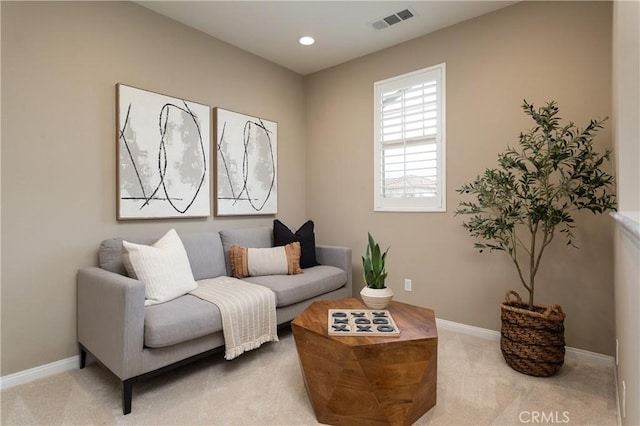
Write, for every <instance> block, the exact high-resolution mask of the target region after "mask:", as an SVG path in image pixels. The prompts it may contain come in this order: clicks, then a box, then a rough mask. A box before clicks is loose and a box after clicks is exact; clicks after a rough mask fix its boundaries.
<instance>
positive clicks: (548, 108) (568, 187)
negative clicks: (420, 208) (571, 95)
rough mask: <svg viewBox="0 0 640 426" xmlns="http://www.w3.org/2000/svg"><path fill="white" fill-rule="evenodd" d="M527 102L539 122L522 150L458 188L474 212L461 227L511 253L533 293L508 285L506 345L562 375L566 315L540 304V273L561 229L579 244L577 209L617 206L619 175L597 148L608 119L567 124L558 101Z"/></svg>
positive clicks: (525, 363)
mask: <svg viewBox="0 0 640 426" xmlns="http://www.w3.org/2000/svg"><path fill="white" fill-rule="evenodd" d="M522 109H523V110H524V112H525V114H527V115H528V116H530V117H531V118H532V119H533V120H534V121H535V126H534V127H533V128H532V129H530V130H527V131H525V132H522V133H520V136H519V141H518V142H519V145H520V146H519V149H515V148H510V147H508V148H507V150H506V151H505V152H504V153H501V154H499V156H498V167H496V168H491V169H487V170H485V171H484V173H483V174H481V175H479V176H478V177H476V179H475V180H474V181H473V182H470V183H466V184H464V185H463V186H462V187H461V189H459V190H458V192H459V193H461V194H463V195H465V196H466V195H469V196H472V197H474V198H475V199H474V200H472V201H461V202H460V203H459V205H458V208H457V210H456V214H462V215H468V216H470V217H469V219H468V220H467V221H466V222H464V223H463V226H464V227H465V228H466V229H467V230H468V231H469V233H470V234H471V236H472V237H473V238H475V239H476V240H477V242H476V243H475V247H476V248H478V249H479V250H480V252H483V251H484V250H488V251H490V252H491V251H501V252H504V253H506V254H507V255H508V256H509V257H510V258H511V260H512V261H513V264H514V266H515V268H516V270H517V272H518V276H519V278H520V281H521V283H522V285H523V286H524V288H525V289H526V291H527V293H528V300H527V301H526V303H525V302H523V301H522V299H521V298H520V296H519V295H518V294H517V293H516V292H514V291H510V292H508V293H507V295H506V300H505V302H504V303H503V304H502V305H501V310H502V314H501V318H502V337H501V342H500V346H501V350H502V353H503V355H504V357H505V360H506V361H507V363H508V364H509V365H510V366H511V367H512V368H513V369H515V370H517V371H520V372H522V373H525V374H529V375H533V376H551V375H554V374H556V373H557V372H558V371H559V370H560V367H561V366H562V364H563V363H564V318H565V315H564V313H563V312H562V309H561V307H560V306H559V305H552V306H548V307H543V306H537V305H535V304H534V296H535V278H536V274H537V272H538V271H539V269H540V264H541V261H542V259H543V254H544V252H545V249H546V248H547V247H548V246H549V244H551V243H552V242H553V241H554V239H557V237H559V236H562V237H563V239H564V242H565V243H566V244H567V245H568V246H573V247H575V243H574V240H575V236H574V234H573V232H572V230H573V229H574V219H573V217H572V214H573V213H574V212H575V211H577V210H584V209H586V210H590V211H591V212H593V213H603V212H606V211H608V210H615V205H616V204H615V194H614V179H613V176H611V175H610V174H609V173H607V172H606V171H604V170H603V165H604V164H605V161H608V160H609V156H610V153H611V152H610V151H609V150H606V151H605V152H604V154H598V153H597V152H595V151H594V149H593V139H594V137H595V135H596V133H597V132H598V131H599V130H600V129H601V128H602V126H603V122H604V121H605V120H606V118H605V119H604V120H591V121H590V123H589V124H588V125H587V126H586V127H584V128H578V127H576V126H575V125H574V123H573V122H569V123H568V124H564V125H562V124H561V119H560V118H559V117H558V107H557V105H556V102H555V101H551V102H548V103H547V104H546V105H545V106H543V107H541V108H539V109H535V108H534V106H533V105H532V104H529V103H527V101H526V100H525V101H524V104H523V105H522Z"/></svg>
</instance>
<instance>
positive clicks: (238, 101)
mask: <svg viewBox="0 0 640 426" xmlns="http://www.w3.org/2000/svg"><path fill="white" fill-rule="evenodd" d="M118 82H121V83H126V84H129V85H132V86H136V87H140V88H144V89H147V90H152V91H156V92H160V93H164V94H167V95H171V96H176V97H182V98H185V99H189V100H192V101H195V102H199V103H203V104H206V105H210V106H211V107H215V106H221V107H224V108H228V109H231V110H235V111H239V112H243V113H246V114H250V115H256V116H259V117H264V118H268V119H270V120H274V121H277V122H278V154H279V155H278V173H279V187H278V198H279V199H278V201H279V215H278V216H279V217H280V218H282V220H283V221H285V223H290V224H292V226H295V225H299V224H301V223H302V222H303V221H304V219H305V183H304V182H305V169H304V161H305V115H304V107H305V103H304V99H305V98H304V80H303V77H302V76H300V75H298V74H296V73H293V72H290V71H287V70H285V69H283V68H281V67H279V66H276V65H274V64H272V63H270V62H267V61H265V60H262V59H260V58H257V57H256V56H253V55H251V54H248V53H246V52H243V51H240V50H239V49H237V48H235V47H232V46H230V45H228V44H225V43H222V42H220V41H218V40H215V39H213V38H211V37H209V36H206V35H204V34H203V33H200V32H198V31H195V30H192V29H189V28H187V27H185V26H183V25H182V24H179V23H177V22H175V21H171V20H169V19H167V18H165V17H162V16H160V15H158V14H156V13H153V12H150V11H148V10H147V9H144V8H142V7H140V6H138V5H136V4H134V3H129V2H124V3H120V2H113V3H112V2H105V3H95V2H68V3H57V2H56V3H50V2H45V3H31V2H2V151H3V152H2V252H3V255H4V256H3V264H2V373H1V374H2V375H3V376H4V375H7V374H10V373H14V372H17V371H21V370H25V369H28V368H32V367H36V366H39V365H43V364H46V363H49V362H53V361H58V360H61V359H64V358H67V357H70V356H73V355H77V344H76V322H75V314H76V308H75V303H76V299H75V297H76V288H75V275H76V271H77V269H78V268H79V267H82V266H85V265H92V264H95V263H96V252H97V246H98V244H99V242H100V241H101V240H102V239H104V238H108V237H113V236H125V237H131V236H135V235H158V236H159V235H161V234H162V233H164V232H165V231H166V230H167V229H169V228H170V227H175V228H176V229H178V230H179V231H199V230H214V229H220V228H224V227H237V226H247V225H258V224H267V225H269V224H271V221H272V219H273V217H268V216H267V217H260V218H253V219H251V218H242V219H237V218H236V219H228V218H227V219H218V218H215V219H212V218H209V219H194V220H188V219H186V220H185V219H183V220H174V221H169V220H163V221H132V222H121V223H119V222H117V221H116V220H115V209H116V207H115V206H116V187H115V170H116V166H115V152H116V150H115V141H116V139H115V84H116V83H118Z"/></svg>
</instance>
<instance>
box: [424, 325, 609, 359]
mask: <svg viewBox="0 0 640 426" xmlns="http://www.w3.org/2000/svg"><path fill="white" fill-rule="evenodd" d="M436 325H437V326H438V327H439V328H442V329H444V330H450V331H455V332H458V333H463V334H469V335H471V336H476V337H480V338H483V339H487V340H495V341H496V342H498V341H500V332H499V331H495V330H489V329H486V328H480V327H475V326H473V325H466V324H460V323H458V322H453V321H448V320H444V319H440V318H436ZM565 355H566V356H567V357H568V358H572V359H577V360H582V361H590V362H595V363H597V364H601V365H606V366H607V367H611V368H613V369H615V368H614V367H615V359H614V358H613V357H612V356H609V355H604V354H599V353H597V352H591V351H585V350H584V349H578V348H572V347H570V346H566V347H565Z"/></svg>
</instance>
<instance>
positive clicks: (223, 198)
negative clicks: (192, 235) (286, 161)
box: [214, 108, 278, 216]
mask: <svg viewBox="0 0 640 426" xmlns="http://www.w3.org/2000/svg"><path fill="white" fill-rule="evenodd" d="M214 116H215V123H216V124H215V128H216V130H215V133H216V135H215V141H216V150H217V156H218V159H217V162H216V183H217V194H216V215H217V216H227V215H266V214H276V213H277V212H278V176H277V169H278V167H277V164H278V161H277V159H278V124H277V123H275V122H273V121H269V120H265V119H262V118H257V117H251V116H249V115H244V114H239V113H237V112H233V111H227V110H225V109H222V108H215V109H214Z"/></svg>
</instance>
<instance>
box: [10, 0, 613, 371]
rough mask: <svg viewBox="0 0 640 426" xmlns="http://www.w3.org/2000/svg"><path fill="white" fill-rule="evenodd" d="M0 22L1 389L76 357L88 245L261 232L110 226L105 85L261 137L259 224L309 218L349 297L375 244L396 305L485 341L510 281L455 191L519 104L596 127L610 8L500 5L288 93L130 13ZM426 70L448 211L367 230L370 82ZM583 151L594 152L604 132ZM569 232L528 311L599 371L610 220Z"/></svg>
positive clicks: (208, 43)
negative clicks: (339, 261) (6, 379)
mask: <svg viewBox="0 0 640 426" xmlns="http://www.w3.org/2000/svg"><path fill="white" fill-rule="evenodd" d="M1 7H2V12H1V19H2V105H1V107H2V130H1V131H2V142H3V146H2V151H3V152H2V166H1V171H2V176H1V184H2V211H1V216H2V252H3V255H4V256H3V259H2V260H3V264H2V293H1V296H2V305H1V309H2V329H1V333H2V360H1V361H2V371H1V374H2V375H3V376H4V375H7V374H11V373H14V372H17V371H21V370H25V369H28V368H31V367H36V366H39V365H43V364H46V363H49V362H53V361H57V360H60V359H64V358H67V357H70V356H73V355H76V354H77V348H76V335H75V330H76V324H75V274H76V270H77V269H78V268H79V267H82V266H85V265H91V264H95V262H96V259H95V256H96V248H97V244H98V242H99V241H100V240H102V239H104V238H108V237H112V236H127V237H132V236H137V235H160V234H161V233H162V232H164V231H165V230H166V229H167V228H169V227H176V228H177V229H178V230H181V231H199V230H205V229H207V230H208V229H222V228H225V227H236V226H249V225H257V224H270V223H271V220H272V217H261V218H240V219H238V218H236V219H229V218H227V219H220V218H215V219H213V218H209V219H206V220H205V219H197V220H180V221H133V222H117V221H116V220H115V196H116V188H115V88H114V86H115V84H116V83H118V82H121V83H126V84H129V85H133V86H137V87H141V88H144V89H148V90H153V91H157V92H161V93H165V94H168V95H172V96H180V97H184V98H186V99H189V100H193V101H195V102H200V103H204V104H207V105H210V106H212V107H214V106H221V107H225V108H228V109H232V110H236V111H241V112H244V113H247V114H252V115H258V116H261V117H265V118H268V119H271V120H275V121H277V122H278V125H279V127H278V130H279V137H278V139H279V146H278V154H279V155H278V173H279V215H278V217H280V218H281V219H282V220H284V221H285V223H289V224H291V225H292V226H296V225H299V224H301V223H302V222H303V221H304V220H305V219H306V218H307V217H310V218H313V219H314V220H315V221H316V226H317V238H318V240H319V242H321V243H330V244H341V245H346V246H350V247H352V248H353V249H354V265H355V272H356V275H355V277H356V279H357V280H359V276H360V274H359V272H360V267H359V262H360V261H359V256H360V254H361V249H362V248H364V244H365V237H366V232H367V231H372V232H373V233H374V235H375V236H376V238H377V239H379V240H380V241H381V242H382V243H383V244H390V245H391V246H392V247H391V251H390V254H389V272H390V283H391V286H392V288H393V289H394V291H395V292H396V294H397V298H398V299H399V300H404V301H409V302H412V303H415V304H418V305H423V306H430V307H433V308H435V309H436V313H437V315H438V316H439V317H440V318H445V319H449V320H453V321H458V322H461V323H466V324H472V325H476V326H480V327H487V328H492V329H498V328H499V307H498V302H499V301H500V300H501V299H502V297H503V294H504V292H505V291H506V290H507V289H509V288H516V289H519V287H518V284H517V282H516V274H515V272H514V271H513V270H512V267H511V265H510V263H509V261H508V260H507V259H506V258H504V257H503V256H500V254H492V255H486V254H485V255H482V256H481V255H479V254H477V253H476V252H475V251H474V250H473V249H472V241H471V240H470V239H469V238H468V237H467V235H466V234H465V232H464V230H463V229H462V227H461V226H460V223H461V219H460V218H459V217H454V216H453V213H452V211H453V210H454V209H455V206H456V205H457V202H458V200H459V198H458V196H457V194H456V193H455V192H454V190H455V188H457V187H459V186H460V185H461V184H462V183H463V182H464V181H466V180H470V179H472V178H473V177H474V176H475V175H476V174H477V173H478V172H480V171H481V170H482V169H483V168H485V167H488V166H492V165H493V164H495V158H496V155H497V153H498V152H499V151H501V150H502V149H503V148H504V147H505V146H506V145H507V144H513V143H515V141H516V136H517V134H518V132H519V131H520V130H522V129H523V128H525V127H529V126H530V124H531V123H529V122H528V121H527V120H526V118H525V117H524V114H522V113H521V112H520V108H519V106H520V104H521V102H522V99H523V98H527V100H529V101H533V102H535V103H536V104H540V103H542V102H544V101H547V100H550V99H555V100H557V101H558V102H559V103H560V107H561V111H562V115H563V117H567V118H570V119H572V120H574V121H576V122H578V123H579V124H584V123H585V122H586V121H588V120H589V119H590V118H595V117H601V116H605V115H610V114H611V90H610V84H609V82H610V79H611V5H610V3H579V2H572V3H568V4H567V3H534V4H518V5H515V6H513V7H509V8H506V9H504V10H501V11H498V12H496V13H493V14H489V15H486V16H483V17H480V18H478V19H475V20H472V21H468V22H466V23H462V24H460V25H457V26H454V27H451V28H448V29H445V30H442V31H439V32H437V33H434V34H432V35H429V36H426V37H423V38H420V39H417V40H414V41H411V42H408V43H404V44H402V45H400V46H396V47H394V48H390V49H387V50H384V51H382V52H379V53H376V54H373V55H369V56H366V57H363V58H360V59H358V60H355V61H352V62H349V63H347V64H344V65H341V66H338V67H335V68H332V69H329V70H326V71H324V72H320V73H317V74H314V75H311V76H309V77H307V78H304V77H302V76H300V75H297V74H295V73H292V72H289V71H287V70H284V69H283V68H281V67H278V66H276V65H273V64H271V63H269V62H266V61H264V60H262V59H259V58H257V57H255V56H253V55H250V54H248V53H245V52H242V51H240V50H238V49H236V48H234V47H232V46H230V45H228V44H225V43H222V42H220V41H218V40H215V39H213V38H210V37H208V36H206V35H204V34H202V33H199V32H197V31H194V30H191V29H189V28H187V27H184V26H183V25H181V24H178V23H176V22H173V21H171V20H168V19H167V18H164V17H162V16H160V15H157V14H155V13H153V12H150V11H148V10H146V9H144V8H142V7H139V6H137V5H135V4H133V3H115V2H109V3H89V2H87V3H78V2H75V3H71V2H70V3H50V2H45V3H31V2H19V3H18V2H16V3H13V2H10V3H8V2H2V3H1ZM441 62H446V63H447V90H448V98H447V113H448V115H447V132H448V140H447V149H448V151H447V155H448V165H447V167H448V170H447V172H448V173H447V175H448V176H447V179H448V188H449V191H448V194H447V197H448V211H447V212H446V213H433V214H395V213H373V208H372V205H373V188H372V181H373V179H372V178H373V176H372V165H371V162H372V159H373V151H372V127H373V121H372V114H373V105H372V95H373V82H374V81H376V80H380V79H384V78H387V77H391V76H394V75H398V74H401V73H404V72H408V71H412V70H415V69H419V68H423V67H427V66H430V65H433V64H437V63H441ZM598 145H599V148H601V149H604V148H606V147H609V146H610V145H611V131H610V129H609V128H607V129H606V130H605V131H604V132H602V135H601V137H600V138H599V139H598ZM577 234H578V242H579V244H580V246H581V249H580V250H575V251H567V250H565V249H564V247H563V246H562V244H561V243H558V244H556V245H555V246H554V247H553V248H552V249H551V251H550V252H549V253H548V258H547V259H546V264H545V265H544V266H543V270H542V271H541V272H540V281H539V286H540V288H539V293H538V294H539V296H540V297H539V298H538V302H539V303H540V304H546V303H561V304H562V305H563V307H564V309H565V311H567V313H568V316H569V317H568V320H567V343H568V344H569V345H571V346H575V347H579V348H583V349H587V350H592V351H596V352H601V353H606V354H612V353H613V348H612V347H613V345H612V336H613V328H614V327H613V293H612V276H613V272H612V271H613V266H612V255H611V251H612V235H613V232H612V225H611V219H610V218H609V217H608V216H600V217H593V216H591V215H580V216H579V230H578V233H577ZM405 277H406V278H412V279H413V282H414V292H412V293H405V292H403V291H402V280H403V278H405ZM359 281H360V280H359ZM557 283H562V285H557ZM360 284H361V283H360ZM554 284H556V285H555V286H554Z"/></svg>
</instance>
